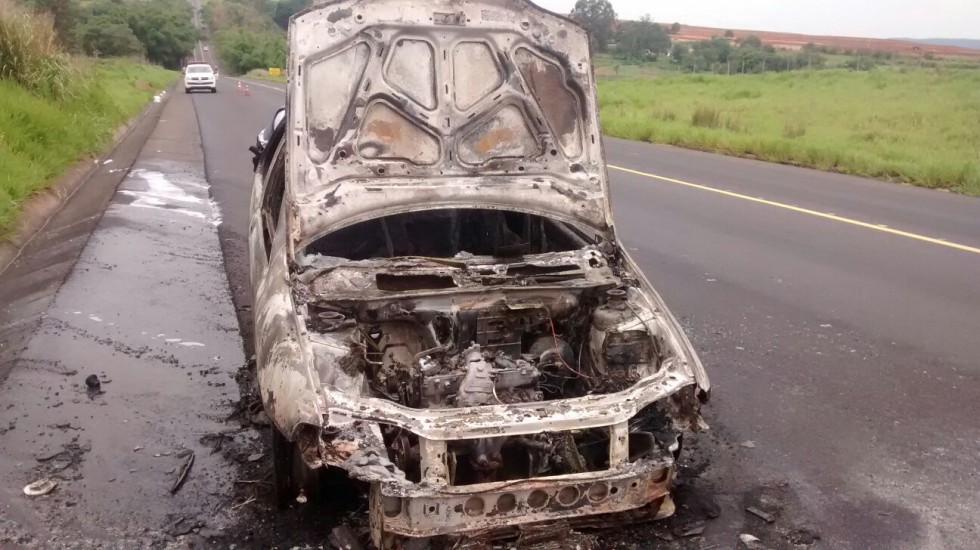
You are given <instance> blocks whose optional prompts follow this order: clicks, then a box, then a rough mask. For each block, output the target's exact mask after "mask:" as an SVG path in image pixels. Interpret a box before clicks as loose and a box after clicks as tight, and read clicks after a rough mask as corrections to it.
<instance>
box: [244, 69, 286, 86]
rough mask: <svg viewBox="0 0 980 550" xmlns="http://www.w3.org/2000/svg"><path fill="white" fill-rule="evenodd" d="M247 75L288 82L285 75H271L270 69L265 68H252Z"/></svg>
mask: <svg viewBox="0 0 980 550" xmlns="http://www.w3.org/2000/svg"><path fill="white" fill-rule="evenodd" d="M246 76H249V77H251V78H257V79H259V80H270V81H272V82H283V83H285V82H286V76H285V75H279V76H275V75H271V74H269V71H267V70H265V69H252V70H251V71H249V72H248V74H247V75H246Z"/></svg>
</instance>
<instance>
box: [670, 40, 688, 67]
mask: <svg viewBox="0 0 980 550" xmlns="http://www.w3.org/2000/svg"><path fill="white" fill-rule="evenodd" d="M690 54H691V49H690V48H688V47H687V44H682V43H680V42H678V43H676V44H674V45H673V46H671V48H670V60H671V62H673V63H677V64H678V65H683V64H684V61H685V60H686V59H687V57H688V56H689V55H690Z"/></svg>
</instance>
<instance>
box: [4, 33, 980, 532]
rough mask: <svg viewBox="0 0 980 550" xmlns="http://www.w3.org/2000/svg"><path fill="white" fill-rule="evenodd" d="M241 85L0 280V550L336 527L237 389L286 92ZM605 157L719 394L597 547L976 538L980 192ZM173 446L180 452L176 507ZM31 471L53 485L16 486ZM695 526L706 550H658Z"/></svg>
mask: <svg viewBox="0 0 980 550" xmlns="http://www.w3.org/2000/svg"><path fill="white" fill-rule="evenodd" d="M203 46H204V45H203V44H201V45H199V47H198V53H197V54H196V55H198V56H200V57H202V58H204V59H207V55H208V53H207V51H206V50H204V49H203ZM240 82H241V83H242V89H241V90H239V87H238V83H239V80H238V79H233V78H229V77H226V76H223V77H222V78H221V79H220V81H219V85H218V88H219V93H217V94H208V93H195V94H192V95H190V96H185V95H184V94H182V93H180V91H178V93H177V94H176V95H175V96H174V97H172V98H171V100H170V102H169V103H167V104H166V105H165V106H164V107H163V110H162V111H159V112H154V113H155V114H154V115H153V116H154V117H155V118H154V120H155V119H157V118H158V119H159V124H157V125H156V127H155V128H152V133H151V128H150V126H152V125H150V126H148V127H147V128H144V129H142V130H139V131H134V135H136V136H139V135H141V136H142V138H141V139H142V140H145V139H146V138H147V137H149V141H146V142H145V145H139V144H135V145H134V144H132V143H130V144H128V145H127V144H124V145H123V146H121V147H120V148H119V149H118V150H117V151H116V152H115V155H116V156H115V160H116V162H115V164H106V165H104V166H107V167H111V166H119V167H120V168H119V170H122V171H120V172H118V175H116V174H115V173H114V171H115V170H117V169H108V170H107V169H105V168H103V170H102V172H105V173H101V174H100V175H99V176H98V177H97V178H96V179H95V180H94V181H96V182H102V183H99V184H98V185H97V186H95V187H92V186H89V187H86V188H85V189H84V191H85V193H83V194H81V195H79V197H78V198H76V199H75V200H74V204H75V207H70V208H67V209H65V210H63V211H62V213H60V214H59V217H58V218H57V219H55V220H53V221H52V222H51V224H49V226H50V227H49V228H48V229H47V230H46V234H44V235H41V236H39V237H38V238H37V239H35V241H36V243H37V246H36V247H35V248H36V250H34V251H33V252H27V253H25V254H24V255H23V257H22V258H20V259H19V260H18V264H17V265H15V268H14V269H12V270H8V271H7V272H5V273H4V274H3V276H2V277H0V297H3V299H4V301H5V302H6V303H5V304H4V307H3V308H0V344H3V346H4V347H3V349H0V378H3V377H6V380H5V381H3V382H2V384H3V385H2V386H0V403H3V406H2V407H0V448H2V449H3V452H0V546H4V547H7V546H8V545H9V546H12V547H21V546H24V547H48V546H57V545H59V544H61V545H70V541H68V539H69V538H71V540H73V541H75V542H77V543H78V544H81V545H82V546H85V545H90V546H97V545H99V544H102V545H106V546H112V545H118V544H128V545H132V546H153V545H163V544H166V543H168V542H171V541H173V540H174V537H176V536H181V537H184V538H183V539H179V540H180V541H183V542H187V543H188V544H194V543H197V542H204V543H206V542H207V541H210V543H211V545H214V546H227V545H229V544H232V543H234V544H237V545H239V546H244V547H250V546H265V547H268V546H273V545H276V546H281V547H286V546H304V545H308V544H312V545H319V544H322V543H323V541H324V540H325V539H326V537H327V535H328V534H329V532H330V529H331V527H332V526H334V525H336V522H337V521H338V519H339V518H338V515H337V514H338V513H340V514H343V512H344V509H343V507H342V506H337V505H335V506H333V507H330V508H328V509H324V508H316V507H312V506H297V507H295V508H293V509H292V510H290V511H287V512H285V513H276V512H274V511H272V510H271V509H270V506H269V505H268V502H266V501H265V500H267V499H263V497H262V492H261V490H259V488H261V487H262V486H263V484H264V483H265V482H264V481H263V480H264V479H265V478H264V477H263V476H265V475H267V474H268V456H267V453H263V451H264V447H263V442H262V439H261V433H262V432H261V431H257V430H253V429H252V428H251V427H250V426H249V424H248V420H243V419H249V418H252V419H255V417H254V416H250V415H249V414H247V410H248V406H249V405H250V403H249V401H248V399H241V400H240V399H239V395H237V394H238V392H236V391H235V388H234V385H233V380H232V378H233V376H235V374H236V372H239V373H240V372H243V371H239V367H241V366H242V365H243V364H244V363H245V358H246V357H248V356H249V355H250V354H251V350H250V348H251V338H252V332H251V327H250V311H249V306H250V303H249V298H248V294H249V292H248V281H247V278H248V275H247V273H248V269H247V255H246V253H245V251H246V246H247V243H246V235H247V212H248V202H249V192H250V187H251V184H252V170H251V162H250V156H251V155H250V153H249V152H248V151H247V148H248V146H249V145H250V144H251V143H252V142H253V141H254V137H255V134H256V133H257V131H258V130H259V128H261V127H262V126H264V125H266V124H267V123H268V122H269V120H270V119H271V117H272V115H273V113H274V111H275V109H276V108H277V107H279V106H281V105H282V103H283V100H284V91H283V89H284V86H282V85H278V84H274V83H268V82H250V81H246V80H241V81H240ZM195 119H196V120H195ZM195 122H196V123H195ZM134 139H135V138H134ZM140 143H142V141H140ZM605 145H606V153H607V160H608V162H609V164H610V178H611V186H612V193H613V202H614V211H615V216H616V221H617V224H618V231H619V234H620V237H621V238H622V239H623V240H624V243H625V245H626V247H627V248H628V249H629V250H630V253H631V254H632V255H633V256H634V257H635V258H636V260H637V262H638V263H639V265H640V266H641V267H642V268H643V269H644V271H645V272H646V273H647V274H648V275H649V276H650V278H651V280H652V282H653V283H654V285H655V286H656V288H657V289H658V290H659V291H660V292H661V294H662V295H663V296H664V298H665V299H666V301H667V303H668V304H669V306H670V307H671V309H672V311H673V312H674V313H675V315H677V316H678V317H679V318H680V319H681V322H682V323H683V324H684V326H685V328H686V330H687V331H688V334H689V335H690V336H691V339H692V341H693V342H694V344H695V346H696V347H697V348H698V350H699V351H700V353H701V356H702V359H703V360H704V363H705V366H706V368H707V369H708V371H709V374H710V375H711V378H712V382H713V397H712V401H711V403H710V404H709V405H708V406H707V407H706V408H705V411H704V412H705V416H706V419H707V421H708V423H709V424H710V425H711V430H710V431H709V432H706V433H703V434H699V435H697V436H695V437H693V438H691V439H689V440H687V441H686V446H687V452H686V454H685V458H684V460H683V463H682V475H683V476H684V477H683V482H684V484H683V486H681V487H680V488H679V492H678V503H679V504H680V507H679V511H678V515H677V517H676V518H674V519H672V520H670V521H668V522H663V523H661V524H657V525H653V526H649V525H648V526H635V527H631V528H627V529H622V530H618V531H616V532H611V533H609V532H607V533H604V534H603V535H602V536H603V545H602V547H603V548H624V549H625V548H630V549H634V548H635V549H640V548H642V549H646V548H685V549H687V548H708V547H717V548H731V547H733V546H734V541H735V540H736V538H737V536H738V535H739V534H741V533H751V534H753V535H756V536H758V537H760V538H761V539H762V540H764V541H765V542H766V543H767V545H768V546H769V547H774V548H809V547H813V548H835V549H836V548H862V549H863V548H882V549H893V548H909V549H919V548H973V547H975V541H976V538H977V536H978V534H980V526H978V523H980V519H978V516H977V513H976V510H978V509H980V443H978V442H980V422H978V420H977V417H978V412H980V407H978V405H977V403H980V384H978V382H980V380H978V379H980V373H978V371H980V360H978V357H980V338H978V337H977V332H978V327H980V284H978V283H980V200H978V199H974V198H968V197H962V196H956V195H952V194H948V193H942V192H936V191H929V190H923V189H918V188H912V187H907V186H902V185H896V184H890V183H884V182H878V181H871V180H865V179H860V178H853V177H847V176H842V175H836V174H827V173H823V172H816V171H811V170H804V169H799V168H794V167H788V166H779V165H773V164H767V163H761V162H756V161H751V160H744V159H733V158H728V157H722V156H717V155H710V154H704V153H699V152H693V151H686V150H681V149H675V148H671V147H662V146H653V145H648V144H640V143H632V142H625V141H621V140H615V139H607V140H606V142H605ZM202 149H203V155H202V154H201V153H202ZM137 151H138V152H139V154H138V158H137V154H136V153H137ZM133 162H135V164H133V168H134V169H132V170H130V169H129V168H128V166H129V164H130V163H133ZM202 165H203V166H202ZM205 179H206V182H205ZM119 180H122V184H121V187H120V190H119V192H118V193H117V194H116V195H115V196H114V198H112V200H111V202H109V197H110V196H111V195H112V191H113V189H114V188H115V186H116V185H117V184H118V183H119ZM89 195H91V196H89ZM208 197H210V199H212V200H213V204H212V202H210V201H208V200H207V199H208ZM107 203H109V208H108V210H107V211H106V214H105V215H104V216H101V217H100V215H99V212H100V211H101V209H102V208H104V206H105V204H107ZM62 218H64V219H62ZM215 225H217V226H218V227H217V230H216V229H215ZM93 231H94V232H93ZM89 233H91V238H89V236H88V235H89ZM76 259H77V262H78V263H77V264H76V263H75V261H76ZM222 259H223V261H222ZM226 276H227V281H228V283H229V287H230V293H229V287H225V277H226ZM11 280H13V281H14V282H10V281H11ZM229 296H230V297H231V300H233V301H234V306H235V308H234V310H233V309H232V308H231V307H229V306H230V304H229V303H228V302H229ZM236 313H237V315H238V321H239V327H238V328H239V330H238V331H237V332H238V333H236V330H235V326H234V324H235V323H234V319H235V318H234V315H235V314H236ZM11 335H13V336H11ZM239 336H240V337H241V338H239ZM240 348H244V356H243V355H242V349H240ZM246 370H247V369H246ZM8 373H9V376H8ZM90 373H91V374H96V375H98V376H99V378H100V379H101V380H103V381H104V385H103V386H102V388H101V389H100V390H97V391H89V390H87V389H86V388H85V384H84V382H83V380H84V378H85V377H86V376H87V375H88V374H90ZM240 380H241V378H239V381H240ZM246 397H247V396H246ZM229 418H230V419H231V420H229ZM186 451H192V452H194V453H195V455H196V456H197V462H195V464H194V467H193V470H191V472H190V476H189V478H188V480H187V482H186V485H185V486H184V488H183V489H181V490H180V491H179V492H178V493H177V494H176V495H175V496H171V495H170V494H169V490H168V489H169V487H170V485H171V483H172V482H173V480H174V477H175V475H176V473H177V470H178V469H179V467H180V466H181V464H182V460H184V456H183V455H184V453H185V452H186ZM219 451H220V452H219ZM41 475H56V476H58V477H59V478H60V479H61V480H62V481H61V482H60V484H59V487H58V489H57V490H56V491H55V492H54V493H52V494H51V495H49V496H47V497H41V498H39V499H33V500H31V499H27V497H25V496H23V495H22V494H21V492H20V491H21V488H22V487H23V486H24V485H25V484H26V483H28V482H29V481H32V480H33V479H36V478H37V477H38V476H41ZM253 496H254V497H255V498H252V497H253ZM747 507H752V508H758V509H761V510H763V511H764V512H767V513H770V514H772V516H773V517H772V519H773V520H774V521H773V522H772V523H771V524H770V523H768V522H766V521H764V520H763V519H761V518H759V517H757V516H755V515H753V514H751V513H748V512H747V511H746V508H747ZM715 512H720V513H715ZM714 516H717V517H714ZM700 519H708V521H707V524H706V526H705V530H704V536H703V537H690V538H678V539H676V540H666V539H670V538H672V535H670V532H671V531H673V530H674V528H675V527H680V526H682V525H685V524H686V523H687V522H689V521H696V520H700ZM195 530H197V531H198V532H197V533H196V534H194V531H195ZM186 537H196V538H192V539H187V538H186Z"/></svg>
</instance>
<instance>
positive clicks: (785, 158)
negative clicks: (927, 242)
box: [599, 68, 980, 195]
mask: <svg viewBox="0 0 980 550" xmlns="http://www.w3.org/2000/svg"><path fill="white" fill-rule="evenodd" d="M599 105H600V114H601V118H602V125H603V130H604V131H605V133H606V134H608V135H611V136H615V137H621V138H626V139H632V140H637V141H648V142H652V143H667V144H672V145H679V146H682V147H689V148H695V149H702V150H707V151H715V152H721V153H726V154H732V155H740V156H754V157H757V158H760V159H763V160H770V161H776V162H784V163H790V164H797V165H801V166H809V167H813V168H819V169H824V170H833V171H839V172H843V173H849V174H856V175H862V176H869V177H875V178H883V179H889V180H897V181H903V182H907V183H912V184H915V185H921V186H925V187H938V188H946V189H950V190H954V191H958V192H962V193H968V194H971V195H980V71H975V70H929V69H921V70H920V69H909V68H904V69H901V70H899V69H878V70H875V71H871V72H852V71H844V70H825V71H794V72H786V73H772V74H765V75H739V76H731V77H726V76H716V75H704V74H698V75H682V76H669V77H663V78H633V79H620V80H611V81H606V82H601V83H600V84H599Z"/></svg>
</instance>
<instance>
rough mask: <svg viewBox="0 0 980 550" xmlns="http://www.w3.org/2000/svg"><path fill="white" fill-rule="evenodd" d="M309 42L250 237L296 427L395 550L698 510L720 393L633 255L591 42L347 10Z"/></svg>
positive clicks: (302, 22)
mask: <svg viewBox="0 0 980 550" xmlns="http://www.w3.org/2000/svg"><path fill="white" fill-rule="evenodd" d="M289 36H290V38H289V44H290V52H289V65H290V68H291V74H292V75H294V77H293V78H292V79H291V81H290V85H289V102H288V110H289V114H288V118H287V126H286V128H285V137H284V139H283V142H282V144H281V145H280V146H279V147H280V148H279V149H278V150H277V151H276V155H277V158H278V159H280V160H282V159H285V162H284V166H285V168H284V173H280V174H278V175H277V174H275V173H267V174H259V175H257V176H256V179H255V182H254V191H253V197H252V205H253V206H252V223H251V227H250V237H249V241H250V247H251V254H252V286H253V291H254V296H255V302H254V303H255V306H254V315H255V321H256V322H255V325H256V331H255V333H256V355H257V364H258V382H259V386H260V389H261V394H262V398H263V402H264V404H265V406H266V410H267V413H268V414H269V417H270V419H271V420H272V422H273V424H274V425H275V427H276V429H278V430H279V431H280V432H282V433H283V434H284V435H285V436H286V437H287V438H288V439H290V440H295V441H297V442H298V446H299V448H300V456H301V457H302V459H303V461H304V462H305V463H306V465H307V466H309V467H312V468H316V467H323V466H325V465H329V466H335V467H340V468H343V469H345V470H347V472H348V473H349V474H350V476H351V477H353V478H355V479H359V480H361V481H364V482H366V483H369V484H370V485H371V487H372V489H371V498H370V502H371V525H372V533H373V536H374V538H375V542H376V543H377V544H379V546H382V547H386V546H384V544H388V542H390V540H389V538H390V536H393V535H395V534H397V535H405V536H436V535H448V534H455V535H464V534H467V533H470V534H472V533H476V532H496V531H499V530H508V529H511V530H513V529H515V528H516V527H515V526H519V525H531V524H538V523H541V522H546V521H548V522H556V521H564V520H569V521H572V520H574V521H581V520H583V518H596V519H595V521H597V522H601V521H606V520H607V519H608V518H611V517H613V516H612V515H610V514H612V513H627V512H629V511H634V514H635V517H647V518H651V517H663V516H665V515H669V514H670V513H672V511H673V503H672V501H671V500H670V495H669V488H670V483H671V481H672V479H673V475H674V474H673V471H674V455H675V453H676V452H678V450H679V445H678V439H677V436H678V434H680V433H681V432H684V431H687V430H699V429H703V428H705V425H704V423H703V421H702V419H701V417H700V414H699V406H700V398H705V397H706V396H707V394H708V392H709V389H710V385H709V382H708V379H707V376H706V375H705V373H704V370H703V367H702V366H701V363H700V361H699V360H698V357H697V354H696V353H695V351H694V349H693V347H692V346H691V344H690V342H689V341H688V340H687V338H686V336H685V335H684V333H683V331H682V330H681V327H680V326H679V324H678V323H677V321H676V320H675V319H674V317H673V316H672V315H671V314H670V312H669V310H668V309H667V307H666V305H665V304H664V302H663V301H662V300H661V298H660V297H659V295H658V294H657V293H656V291H655V290H654V289H653V288H652V286H651V285H650V284H649V282H648V281H647V280H646V278H645V277H644V276H643V274H642V273H641V272H639V270H638V269H637V268H636V266H635V264H634V263H633V262H632V260H631V259H630V258H629V255H628V254H627V253H626V251H625V250H623V249H622V248H621V247H620V245H619V244H618V242H617V241H616V236H615V232H614V230H613V225H612V219H611V215H610V210H609V200H608V186H607V184H606V175H605V166H604V163H603V158H602V151H601V143H600V141H599V139H598V138H599V126H598V120H597V116H596V104H595V89H594V83H593V80H592V75H591V72H590V71H591V65H590V60H589V52H588V41H587V37H586V35H585V33H584V31H582V29H580V28H578V27H577V26H575V25H574V24H573V23H571V22H570V21H567V20H565V19H563V18H561V17H559V16H555V15H553V14H549V13H547V12H545V11H543V10H540V9H538V8H536V7H534V6H533V5H532V4H530V3H527V2H524V1H521V0H499V1H490V0H472V1H469V0H430V1H421V0H418V1H412V0H408V1H397V2H396V1H395V0H375V1H371V2H368V1H366V0H363V1H362V0H347V1H342V2H329V3H326V4H318V5H316V6H315V7H313V8H311V9H309V10H307V11H306V12H303V13H301V14H299V15H297V16H296V17H295V18H294V19H293V22H292V25H291V27H290V35H289ZM273 165H275V163H273ZM277 177H279V178H285V180H284V182H285V185H284V188H285V191H284V194H285V198H284V200H283V201H282V208H281V210H280V212H279V213H278V214H279V215H278V223H275V220H276V219H277V216H276V215H274V213H273V212H270V211H268V208H269V207H268V206H267V205H269V204H276V205H278V204H279V202H276V201H270V200H267V195H269V194H270V193H273V192H275V189H276V185H277V182H281V181H282V180H277V179H276V178H277ZM270 224H274V226H272V227H270ZM601 518H606V519H601ZM386 541H388V542H386Z"/></svg>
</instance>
